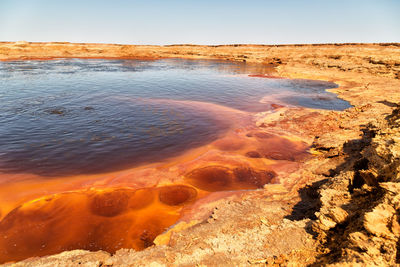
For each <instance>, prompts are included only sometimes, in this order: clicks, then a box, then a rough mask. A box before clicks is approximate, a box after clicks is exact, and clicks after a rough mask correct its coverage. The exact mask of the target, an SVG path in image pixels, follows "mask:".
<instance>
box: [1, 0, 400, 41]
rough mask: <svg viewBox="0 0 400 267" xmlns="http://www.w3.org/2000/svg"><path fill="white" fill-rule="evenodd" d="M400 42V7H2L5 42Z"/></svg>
mask: <svg viewBox="0 0 400 267" xmlns="http://www.w3.org/2000/svg"><path fill="white" fill-rule="evenodd" d="M18 40H26V41H69V42H102V43H132V44H173V43H195V44H225V43H260V44H285V43H325V42H400V0H303V1H302V0H271V1H269V0H264V1H259V0H247V1H246V0H230V1H228V0H220V1H218V0H197V1H192V0H180V1H178V0H142V1H137V0H132V1H128V0H93V1H85V0H64V1H58V0H0V41H18Z"/></svg>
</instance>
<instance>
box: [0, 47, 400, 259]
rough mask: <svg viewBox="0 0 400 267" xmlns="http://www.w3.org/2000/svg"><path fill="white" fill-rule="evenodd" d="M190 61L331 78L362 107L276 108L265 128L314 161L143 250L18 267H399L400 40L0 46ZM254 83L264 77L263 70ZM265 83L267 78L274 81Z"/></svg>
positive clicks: (214, 205)
mask: <svg viewBox="0 0 400 267" xmlns="http://www.w3.org/2000/svg"><path fill="white" fill-rule="evenodd" d="M55 58H116V59H118V58H123V59H148V60H156V59H161V58H187V59H220V60H229V61H242V62H246V63H248V64H260V66H261V65H268V66H272V67H274V72H275V73H274V75H273V76H274V77H275V76H276V77H284V78H291V79H313V80H325V81H332V82H335V83H336V84H338V85H339V87H338V88H335V89H329V91H331V92H334V93H335V94H337V95H338V97H339V98H341V99H344V100H346V101H348V102H349V103H350V104H351V105H352V106H353V107H351V108H349V109H346V110H344V111H327V110H314V109H309V108H278V109H277V110H275V111H274V112H261V113H259V114H257V115H256V116H255V118H254V119H255V121H256V125H257V127H259V129H261V130H262V129H266V128H268V129H270V130H274V131H276V132H282V133H287V134H290V135H292V136H296V137H297V138H299V139H301V140H302V141H303V142H305V143H307V144H308V145H309V146H310V147H311V148H310V152H311V154H312V157H308V158H306V159H305V160H303V161H302V162H301V165H300V167H299V168H298V169H297V170H295V171H294V172H291V173H290V174H288V175H287V177H280V181H281V183H279V184H267V185H265V186H264V188H263V189H260V190H254V191H246V192H244V193H242V194H237V195H229V196H227V197H225V198H222V199H218V200H215V201H210V202H208V203H207V204H206V205H203V206H202V207H201V211H199V210H198V214H195V215H193V214H192V215H188V218H189V219H187V220H185V221H182V222H180V223H178V224H176V225H174V226H173V227H171V228H170V229H169V230H168V231H167V232H165V233H163V234H161V235H159V236H157V237H156V238H155V240H154V245H152V246H150V247H148V248H146V249H144V250H141V251H135V250H133V249H121V250H118V251H117V252H116V253H115V254H114V255H110V254H109V253H107V252H104V251H98V252H89V251H83V250H74V251H66V252H63V253H60V254H56V255H51V256H46V257H42V258H30V259H27V260H24V261H22V262H17V263H10V264H11V265H13V266H78V265H79V266H129V265H132V266H175V265H179V266H193V265H205V266H212V265H218V266H224V265H226V266H232V265H240V266H244V265H266V264H268V265H275V266H280V265H281V266H287V265H289V266H290V265H292V266H293V265H296V266H298V265H311V266H313V265H315V266H319V265H337V266H343V265H346V264H347V265H355V264H368V265H371V266H373V265H376V266H382V265H395V264H398V263H400V256H399V255H400V250H399V248H400V240H399V238H400V224H399V223H400V221H399V216H400V215H399V209H400V197H399V193H400V130H399V126H400V44H398V43H393V44H318V45H275V46H272V45H265V46H264V45H220V46H197V45H169V46H135V45H116V44H76V43H28V42H15V43H11V42H2V43H0V60H4V61H6V60H34V59H49V60H51V59H55ZM254 74H255V75H257V74H258V73H254ZM266 78H268V77H266Z"/></svg>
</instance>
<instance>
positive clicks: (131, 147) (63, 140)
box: [0, 59, 349, 176]
mask: <svg viewBox="0 0 400 267" xmlns="http://www.w3.org/2000/svg"><path fill="white" fill-rule="evenodd" d="M262 71H264V70H262V69H260V67H259V66H252V65H249V64H247V65H246V64H244V63H243V64H242V63H230V62H224V61H210V60H199V61H194V60H181V59H165V60H158V61H141V60H101V59H61V60H50V61H41V60H38V61H12V62H1V63H0V79H1V81H2V82H1V84H0V102H1V105H0V170H1V171H3V172H17V173H19V172H27V173H36V174H40V175H43V176H51V175H69V174H85V173H99V172H104V171H112V170H118V169H122V168H126V167H128V166H134V165H138V164H142V163H144V162H152V161H159V160H162V159H163V158H165V157H168V156H173V155H177V154H179V153H181V152H182V151H184V150H187V149H189V148H194V147H198V146H201V145H203V144H205V143H207V142H210V141H212V140H215V139H217V138H218V136H220V135H221V134H222V133H223V132H225V131H226V130H227V129H229V128H230V127H231V126H232V123H233V122H232V120H231V119H229V118H228V117H226V114H224V113H228V111H227V109H234V110H237V111H238V114H242V113H240V112H242V111H244V112H246V113H252V112H259V111H265V110H268V109H270V107H271V106H270V105H271V103H273V102H280V103H285V104H287V105H294V106H305V107H311V108H322V109H334V110H341V109H344V108H347V107H349V105H348V103H347V102H345V101H342V100H340V99H338V98H336V96H335V95H334V94H331V93H328V92H326V91H325V90H324V89H327V88H334V87H336V85H335V84H333V83H329V82H321V81H310V80H289V79H263V78H252V77H248V76H247V75H245V74H249V73H254V72H255V73H259V72H262ZM204 103H209V104H208V105H204Z"/></svg>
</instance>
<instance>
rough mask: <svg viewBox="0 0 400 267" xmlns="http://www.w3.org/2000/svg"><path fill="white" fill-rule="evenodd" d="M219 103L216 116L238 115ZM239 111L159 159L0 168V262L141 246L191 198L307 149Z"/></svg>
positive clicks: (184, 210)
mask: <svg viewBox="0 0 400 267" xmlns="http://www.w3.org/2000/svg"><path fill="white" fill-rule="evenodd" d="M159 101H164V100H159ZM189 104H193V105H198V104H200V103H196V102H193V103H189ZM202 105H206V107H207V108H209V109H217V108H218V107H217V106H215V105H212V104H205V103H203V104H202ZM224 109H225V110H226V111H225V113H224V115H221V114H220V115H221V116H223V117H225V118H227V119H229V120H230V118H229V117H230V116H231V117H237V115H238V114H236V115H232V114H233V112H234V110H230V109H228V108H224ZM225 115H227V116H225ZM239 117H240V116H239ZM244 117H245V116H244ZM244 117H243V116H242V117H241V118H240V120H241V122H240V123H239V124H236V125H235V126H234V127H233V128H232V129H231V130H229V131H227V132H226V133H225V134H224V135H223V136H221V137H220V138H219V139H218V140H215V141H213V142H211V143H209V144H206V145H204V146H202V147H198V148H194V149H191V150H189V151H186V152H185V153H184V154H182V155H180V156H176V157H174V158H170V159H166V160H165V161H162V162H157V163H151V164H144V165H142V166H138V167H134V168H131V169H125V170H120V171H114V172H109V173H99V174H90V175H74V176H68V177H51V178H50V177H40V176H38V175H33V174H29V173H20V174H18V173H14V174H10V173H0V202H1V203H2V206H1V207H0V209H1V210H0V219H1V220H0V262H2V263H3V262H8V261H18V260H22V259H25V258H28V257H33V256H44V255H49V254H54V253H59V252H62V251H66V250H73V249H86V250H91V251H97V250H104V251H108V252H110V253H114V252H115V251H117V250H118V249H121V248H133V249H136V250H141V249H144V248H146V247H148V246H151V245H153V241H154V239H155V238H156V237H157V236H158V235H159V234H161V233H163V232H165V231H166V230H167V229H168V228H169V227H170V226H171V225H173V224H175V223H176V222H178V221H179V220H180V218H182V216H184V215H185V214H194V213H195V212H196V210H195V209H196V208H199V207H198V205H194V204H195V203H197V202H198V200H200V199H203V200H204V199H207V198H205V197H206V196H210V199H213V200H215V199H218V198H220V197H223V196H224V194H222V193H221V192H222V191H237V190H254V189H259V188H263V187H264V186H265V185H266V184H271V183H278V182H279V176H280V174H282V173H284V172H285V171H286V170H288V171H290V170H293V168H297V167H298V166H299V164H300V163H299V161H300V160H302V159H303V158H304V157H306V156H307V155H308V153H307V149H308V145H307V144H305V143H304V142H302V141H301V140H298V139H293V138H289V137H285V136H280V135H278V134H276V133H271V132H268V131H267V130H266V129H264V130H263V131H261V130H260V129H258V128H255V127H253V126H252V123H251V122H250V121H249V120H248V119H245V118H244ZM203 204H204V203H203ZM184 217H185V218H186V219H188V216H184ZM189 219H190V216H189Z"/></svg>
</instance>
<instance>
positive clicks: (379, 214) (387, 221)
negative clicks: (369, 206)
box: [364, 204, 396, 238]
mask: <svg viewBox="0 0 400 267" xmlns="http://www.w3.org/2000/svg"><path fill="white" fill-rule="evenodd" d="M395 213H396V210H395V209H394V208H393V207H392V206H390V205H387V204H380V205H378V206H377V207H375V208H374V209H373V210H372V211H371V212H368V213H366V214H365V217H364V227H365V229H366V230H367V231H368V232H370V233H371V234H374V235H376V236H378V237H386V238H393V237H394V235H393V233H392V232H391V229H390V227H391V226H390V225H391V222H392V219H393V217H394V216H395Z"/></svg>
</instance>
